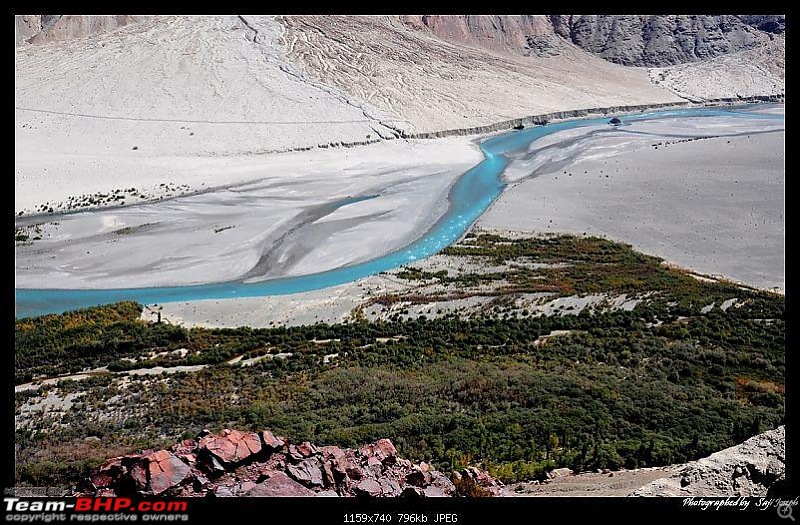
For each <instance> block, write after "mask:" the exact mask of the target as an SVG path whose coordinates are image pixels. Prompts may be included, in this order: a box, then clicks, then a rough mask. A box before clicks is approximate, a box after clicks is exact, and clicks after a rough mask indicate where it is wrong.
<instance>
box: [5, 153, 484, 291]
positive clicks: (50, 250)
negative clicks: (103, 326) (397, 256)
mask: <svg viewBox="0 0 800 525" xmlns="http://www.w3.org/2000/svg"><path fill="white" fill-rule="evenodd" d="M482 158H483V157H482V154H481V153H480V151H479V150H478V148H477V146H476V145H475V144H473V143H472V142H471V141H470V139H469V138H465V137H453V138H446V139H436V140H428V141H425V140H415V141H401V140H397V141H391V142H383V143H379V144H373V145H370V146H365V147H358V148H339V149H335V150H314V151H307V152H291V153H282V154H272V155H265V156H254V157H247V158H237V159H206V160H199V159H198V160H196V161H195V162H194V163H193V164H192V166H194V167H195V168H196V169H198V170H203V171H206V172H209V171H215V170H218V171H226V172H227V173H228V177H230V178H234V179H237V180H238V182H236V183H232V184H229V185H228V186H227V187H226V188H223V189H221V190H215V191H213V192H207V193H201V194H197V195H192V196H186V197H180V198H177V199H174V200H172V201H168V202H161V203H157V204H150V203H146V204H142V205H138V206H130V207H124V208H116V209H108V210H102V211H95V212H86V213H77V214H72V215H66V216H63V217H54V218H52V219H51V220H52V221H54V222H55V223H57V224H55V225H51V226H47V227H45V229H44V232H43V233H42V237H43V238H42V239H39V240H35V241H33V243H32V244H30V245H21V246H18V248H17V251H16V255H17V262H16V268H17V271H16V278H17V281H16V286H17V287H19V288H26V287H28V288H36V287H39V286H40V285H41V283H42V282H46V283H47V286H48V287H52V288H103V287H112V288H122V287H137V286H160V285H184V284H195V283H208V282H220V281H225V280H230V279H237V278H241V277H243V276H245V277H246V278H247V279H248V280H251V281H254V280H260V279H263V278H270V277H275V276H290V275H301V274H306V273H313V272H319V271H324V270H327V269H332V268H336V267H339V266H343V265H346V264H354V263H358V262H361V261H364V260H368V259H372V258H375V257H379V256H381V255H383V254H385V253H388V252H390V251H393V250H395V249H397V248H399V247H401V246H404V245H405V244H408V243H409V242H411V241H412V240H414V239H416V238H417V237H419V236H420V235H422V233H423V232H424V231H426V230H427V229H428V228H429V227H430V226H431V225H432V224H433V223H434V222H435V221H436V220H437V219H438V217H439V216H440V215H441V214H442V213H444V211H445V210H446V206H447V193H448V191H449V189H450V186H451V185H452V183H453V182H454V181H455V180H456V179H457V178H458V177H459V176H460V175H461V174H462V173H463V172H464V171H466V170H467V169H469V168H470V167H471V166H472V165H474V164H476V163H478V162H479V161H480V160H481V159H482ZM353 199H355V200H353ZM358 199H363V200H358ZM32 236H33V234H32ZM364 239H372V240H373V242H369V243H366V242H364Z"/></svg>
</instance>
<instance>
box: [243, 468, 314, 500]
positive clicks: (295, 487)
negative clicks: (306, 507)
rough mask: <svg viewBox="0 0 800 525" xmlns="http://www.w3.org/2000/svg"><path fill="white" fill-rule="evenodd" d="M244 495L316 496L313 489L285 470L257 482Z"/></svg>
mask: <svg viewBox="0 0 800 525" xmlns="http://www.w3.org/2000/svg"><path fill="white" fill-rule="evenodd" d="M243 496H253V497H298V496H305V497H308V496H316V493H315V492H314V491H313V490H309V489H307V488H306V487H304V486H303V485H301V484H300V483H298V482H296V481H295V480H293V479H292V478H290V477H289V476H287V475H286V474H284V473H283V472H275V473H273V474H272V475H271V476H270V477H269V478H268V479H267V480H266V481H262V482H261V483H258V484H256V486H255V487H253V488H252V489H250V490H249V491H248V492H247V493H245V494H243Z"/></svg>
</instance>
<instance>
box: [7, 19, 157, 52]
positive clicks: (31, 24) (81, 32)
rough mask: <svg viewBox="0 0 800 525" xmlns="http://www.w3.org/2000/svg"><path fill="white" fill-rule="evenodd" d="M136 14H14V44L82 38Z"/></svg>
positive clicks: (114, 26)
mask: <svg viewBox="0 0 800 525" xmlns="http://www.w3.org/2000/svg"><path fill="white" fill-rule="evenodd" d="M141 18H145V17H142V16H137V15H15V16H14V29H15V31H16V43H17V45H20V44H24V43H30V44H42V43H45V42H54V41H61V40H71V39H73V38H83V37H87V36H91V35H95V34H98V33H102V32H105V31H111V30H113V29H116V28H118V27H122V26H125V25H128V24H130V23H133V22H136V21H138V20H139V19H141Z"/></svg>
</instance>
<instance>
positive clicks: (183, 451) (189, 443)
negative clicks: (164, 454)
mask: <svg viewBox="0 0 800 525" xmlns="http://www.w3.org/2000/svg"><path fill="white" fill-rule="evenodd" d="M196 448H197V442H195V440H193V439H184V440H183V441H179V442H178V443H175V444H174V445H172V446H171V447H169V450H170V451H171V452H173V453H174V454H175V455H176V456H184V455H189V454H192V453H193V452H194V451H195V449H196Z"/></svg>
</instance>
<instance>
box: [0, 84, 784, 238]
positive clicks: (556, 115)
mask: <svg viewBox="0 0 800 525" xmlns="http://www.w3.org/2000/svg"><path fill="white" fill-rule="evenodd" d="M785 101H786V97H785V96H784V95H783V94H767V95H758V96H752V97H741V98H717V99H709V100H706V101H703V102H694V101H691V100H688V99H687V100H685V101H683V102H659V103H652V104H636V105H623V106H606V107H597V108H583V109H570V110H563V111H553V112H550V113H540V114H535V115H527V116H524V117H518V118H514V119H509V120H503V121H499V122H494V123H491V124H485V125H483V126H473V127H469V128H454V129H449V130H439V131H429V132H420V133H400V134H398V135H396V136H394V137H387V138H379V139H374V140H366V141H355V142H332V143H328V144H318V145H317V146H316V148H321V149H327V148H355V147H359V146H368V145H370V144H376V143H379V142H384V141H389V140H397V139H404V140H428V139H438V138H445V137H457V136H471V135H482V134H489V133H496V132H503V131H509V130H512V129H514V127H515V126H520V125H521V126H541V125H544V124H547V123H549V122H552V121H566V120H574V119H580V118H587V117H599V116H608V115H609V114H611V113H613V114H619V115H624V114H631V113H637V112H642V111H647V110H656V109H659V110H664V109H671V108H675V109H686V108H694V107H717V106H719V107H722V106H731V105H735V104H752V103H785ZM312 149H314V147H301V148H288V149H284V150H275V151H269V152H264V153H259V155H264V154H279V153H291V152H297V151H310V150H312ZM224 187H225V185H220V186H215V187H210V188H209V187H206V188H198V189H196V190H189V191H185V192H181V193H179V194H177V195H172V196H169V197H166V198H164V197H163V196H162V197H154V198H151V199H144V200H142V201H141V202H136V203H132V204H127V205H120V204H115V203H109V204H108V205H100V206H87V207H84V208H80V209H75V210H62V209H54V210H53V211H52V212H44V213H31V214H28V213H25V214H23V215H18V214H19V212H20V210H16V209H15V210H14V216H15V220H14V224H15V226H18V225H24V224H31V223H32V222H35V221H37V220H42V221H51V220H54V219H57V218H59V217H64V216H67V215H72V214H76V213H83V212H87V211H97V210H107V209H117V208H125V207H130V206H139V205H142V204H151V203H153V202H166V201H170V200H173V199H176V198H179V197H189V196H193V195H199V194H202V193H209V192H213V191H215V190H217V189H220V188H224Z"/></svg>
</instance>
